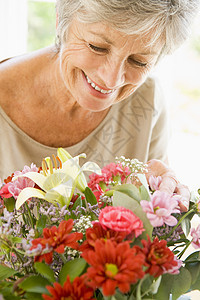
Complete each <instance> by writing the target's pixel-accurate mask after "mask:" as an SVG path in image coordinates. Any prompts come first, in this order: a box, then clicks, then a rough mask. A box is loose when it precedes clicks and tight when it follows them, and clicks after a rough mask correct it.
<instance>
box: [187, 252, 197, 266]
mask: <svg viewBox="0 0 200 300" xmlns="http://www.w3.org/2000/svg"><path fill="white" fill-rule="evenodd" d="M197 261H200V251H195V252H193V253H191V254H190V255H189V256H188V257H187V258H186V259H185V263H188V262H197Z"/></svg>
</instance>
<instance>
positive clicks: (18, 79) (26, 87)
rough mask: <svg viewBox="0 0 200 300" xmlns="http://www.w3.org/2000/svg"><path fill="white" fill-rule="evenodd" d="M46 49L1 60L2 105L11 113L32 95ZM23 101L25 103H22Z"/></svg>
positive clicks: (0, 89) (0, 91)
mask: <svg viewBox="0 0 200 300" xmlns="http://www.w3.org/2000/svg"><path fill="white" fill-rule="evenodd" d="M43 52H44V51H42V50H38V51H35V52H31V53H27V54H24V55H20V56H17V57H13V58H9V59H6V60H3V61H2V62H0V106H1V107H2V109H3V110H4V111H5V112H6V113H7V114H9V113H10V112H11V110H13V109H14V108H15V107H16V106H19V107H20V105H22V104H24V103H25V102H24V101H25V99H27V95H29V96H31V91H32V89H31V88H30V87H31V86H33V82H34V78H35V77H36V75H37V72H38V67H36V66H40V67H41V64H42V61H43V57H44V54H43ZM22 102H23V103H22Z"/></svg>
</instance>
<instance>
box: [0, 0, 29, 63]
mask: <svg viewBox="0 0 200 300" xmlns="http://www.w3.org/2000/svg"><path fill="white" fill-rule="evenodd" d="M27 28H28V26H27V0H0V60H2V59H4V58H7V57H12V56H15V55H18V54H22V53H25V52H26V49H27V46H26V44H27Z"/></svg>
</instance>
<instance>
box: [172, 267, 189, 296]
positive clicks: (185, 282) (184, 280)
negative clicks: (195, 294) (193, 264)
mask: <svg viewBox="0 0 200 300" xmlns="http://www.w3.org/2000/svg"><path fill="white" fill-rule="evenodd" d="M179 271H180V273H179V274H177V275H171V276H173V282H172V300H176V299H178V297H179V296H181V295H183V294H185V293H186V292H187V291H188V290H189V289H190V286H191V281H192V278H191V275H190V272H189V271H188V270H187V269H186V268H183V267H182V268H180V270H179Z"/></svg>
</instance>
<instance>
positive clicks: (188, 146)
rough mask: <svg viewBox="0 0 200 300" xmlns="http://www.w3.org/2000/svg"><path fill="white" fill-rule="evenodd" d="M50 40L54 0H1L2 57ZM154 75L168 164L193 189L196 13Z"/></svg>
mask: <svg viewBox="0 0 200 300" xmlns="http://www.w3.org/2000/svg"><path fill="white" fill-rule="evenodd" d="M54 40H55V1H54V0H43V1H38V0H0V60H3V59H5V58H8V57H12V56H15V55H20V54H23V53H26V52H27V51H28V52H30V51H34V50H36V49H39V48H42V47H45V46H48V45H50V44H53V43H54ZM155 75H156V76H157V77H158V78H159V80H160V83H161V85H162V87H163V90H164V94H165V98H166V101H167V103H168V108H169V117H170V132H171V139H170V144H169V149H168V152H169V161H170V165H171V166H172V168H173V169H174V170H175V172H176V174H177V177H178V178H179V180H180V181H181V182H183V183H185V184H187V185H188V186H189V188H190V189H191V190H196V189H198V188H200V175H199V173H200V15H199V16H198V18H197V19H196V22H195V23H194V26H193V30H192V34H191V36H190V38H189V39H188V41H187V42H186V43H185V44H184V45H183V46H182V47H181V48H180V49H179V50H177V51H176V52H175V53H174V54H173V55H171V56H168V57H166V58H165V59H163V61H162V62H161V63H160V64H159V66H158V67H157V68H156V70H155ZM194 222H196V224H197V223H199V220H194ZM191 299H193V300H197V299H200V293H199V292H197V293H196V292H193V293H191Z"/></svg>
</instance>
